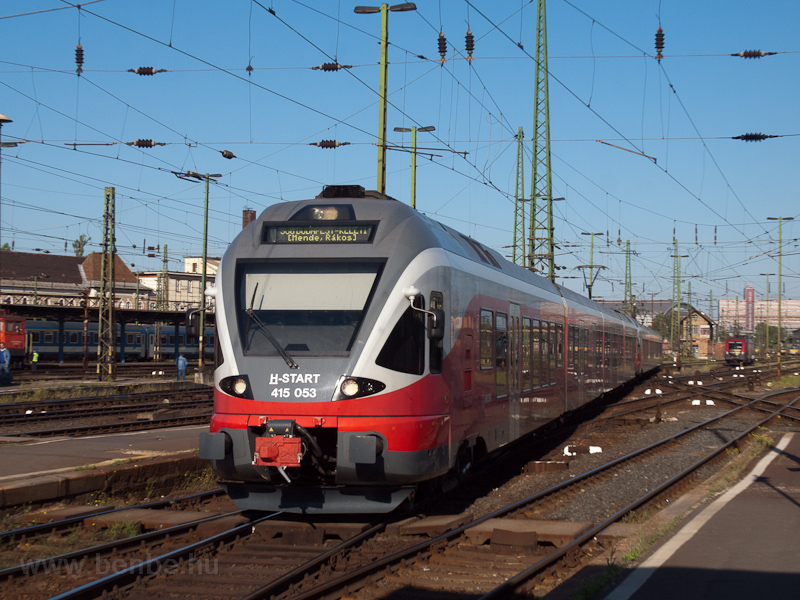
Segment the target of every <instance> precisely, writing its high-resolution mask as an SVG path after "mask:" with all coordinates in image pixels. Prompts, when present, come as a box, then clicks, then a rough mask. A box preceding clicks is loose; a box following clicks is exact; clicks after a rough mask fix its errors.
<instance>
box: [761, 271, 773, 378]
mask: <svg viewBox="0 0 800 600" xmlns="http://www.w3.org/2000/svg"><path fill="white" fill-rule="evenodd" d="M761 275H765V276H766V277H767V327H766V329H767V334H766V335H765V336H764V337H765V338H766V339H765V340H764V354H765V356H766V357H767V364H769V276H770V275H775V273H761Z"/></svg>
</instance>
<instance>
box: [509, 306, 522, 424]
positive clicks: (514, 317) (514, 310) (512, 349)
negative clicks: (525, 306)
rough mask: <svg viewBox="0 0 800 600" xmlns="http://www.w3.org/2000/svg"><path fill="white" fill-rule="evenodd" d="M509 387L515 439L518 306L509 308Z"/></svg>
mask: <svg viewBox="0 0 800 600" xmlns="http://www.w3.org/2000/svg"><path fill="white" fill-rule="evenodd" d="M508 312H509V321H510V322H509V324H508V329H509V332H508V333H509V335H508V337H509V348H508V355H509V386H508V409H509V418H510V421H511V423H510V429H511V439H516V438H517V437H519V435H520V419H522V414H521V413H520V397H521V391H522V390H521V382H522V376H521V372H520V368H521V365H522V341H521V339H520V338H521V333H522V332H521V328H520V307H519V304H511V305H510V306H509V311H508Z"/></svg>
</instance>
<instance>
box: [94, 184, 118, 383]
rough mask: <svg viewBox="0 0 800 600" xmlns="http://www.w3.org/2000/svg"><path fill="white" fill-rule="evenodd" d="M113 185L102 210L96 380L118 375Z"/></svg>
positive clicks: (105, 379) (109, 188)
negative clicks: (115, 319) (101, 253)
mask: <svg viewBox="0 0 800 600" xmlns="http://www.w3.org/2000/svg"><path fill="white" fill-rule="evenodd" d="M115 255H116V245H115V234H114V188H113V187H107V188H106V193H105V209H104V211H103V255H102V258H101V262H100V308H99V311H98V312H99V314H98V318H97V338H98V343H97V379H98V380H99V381H113V380H114V378H115V376H116V364H117V363H116V355H115V350H116V348H115V346H116V337H117V336H116V324H115V322H114V257H115Z"/></svg>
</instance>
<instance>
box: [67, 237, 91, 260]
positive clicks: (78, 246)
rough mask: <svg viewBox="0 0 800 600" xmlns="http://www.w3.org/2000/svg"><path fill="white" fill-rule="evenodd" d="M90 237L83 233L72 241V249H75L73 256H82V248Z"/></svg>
mask: <svg viewBox="0 0 800 600" xmlns="http://www.w3.org/2000/svg"><path fill="white" fill-rule="evenodd" d="M91 239H92V238H91V237H86V234H85V233H82V234H81V237H79V238H78V239H77V240H75V241H74V242H72V249H73V250H74V251H75V256H83V249H84V248H85V247H86V244H88V243H89V242H90V241H91Z"/></svg>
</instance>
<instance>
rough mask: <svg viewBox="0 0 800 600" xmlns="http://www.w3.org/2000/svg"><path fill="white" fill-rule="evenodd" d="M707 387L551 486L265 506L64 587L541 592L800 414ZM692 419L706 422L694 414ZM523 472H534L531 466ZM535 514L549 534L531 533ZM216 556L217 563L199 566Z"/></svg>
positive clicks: (787, 404)
mask: <svg viewBox="0 0 800 600" xmlns="http://www.w3.org/2000/svg"><path fill="white" fill-rule="evenodd" d="M702 393H703V394H707V395H708V396H709V397H710V396H714V397H716V399H717V400H719V403H715V404H714V405H706V404H702V405H696V406H694V405H692V404H691V402H690V399H689V398H687V397H684V398H683V399H682V401H683V409H682V410H684V412H685V413H686V414H687V415H690V417H685V418H684V422H681V423H677V422H671V421H666V420H665V421H653V423H654V425H653V426H652V427H649V429H656V426H657V428H658V429H659V430H660V429H663V430H664V432H665V433H667V432H669V435H665V436H664V437H663V438H662V439H659V440H658V441H657V442H652V443H649V444H642V443H641V441H639V440H634V442H631V443H639V444H640V445H641V447H639V448H637V449H636V450H635V451H632V452H627V451H626V452H624V453H618V454H619V455H618V456H613V457H612V458H611V459H609V458H608V456H607V455H609V454H613V453H612V452H611V451H610V450H607V451H606V456H605V457H604V458H598V457H597V456H593V457H591V458H592V460H594V461H595V462H596V463H598V464H595V465H594V466H592V463H591V461H589V457H587V458H586V459H584V460H586V461H589V462H588V463H585V464H588V465H589V468H586V470H585V471H583V472H580V473H578V472H573V467H572V466H570V470H569V472H567V473H561V474H551V475H547V476H537V479H539V480H540V481H538V484H539V485H541V486H544V487H542V489H539V490H538V491H536V492H535V493H533V494H529V495H526V496H524V497H522V498H521V499H517V500H515V501H513V502H511V503H507V504H505V505H503V506H501V507H496V506H493V503H492V502H491V496H492V494H488V495H487V496H486V498H478V499H477V500H476V501H475V502H474V503H473V504H471V505H469V507H468V508H466V509H465V510H463V511H461V512H458V513H453V514H441V508H442V505H441V504H439V505H435V506H438V508H430V509H426V511H425V512H424V513H423V516H422V517H421V518H418V517H414V518H411V519H408V520H403V521H397V520H396V519H398V516H397V515H395V516H394V519H395V521H394V522H392V521H390V520H387V521H381V522H349V521H336V520H333V519H328V520H324V521H321V520H319V519H318V520H315V521H311V522H309V520H308V519H307V518H300V519H297V518H296V517H288V516H286V515H269V516H265V517H263V518H261V519H258V520H255V521H252V522H248V523H246V524H242V525H239V526H238V527H235V528H231V529H230V530H227V531H224V532H220V533H218V534H216V535H213V536H209V537H208V538H205V539H203V540H199V541H197V542H196V543H194V544H192V545H188V546H185V547H182V548H180V549H174V550H171V551H169V552H165V553H163V554H161V555H157V556H156V555H154V556H152V557H151V558H150V560H149V561H147V562H146V563H142V564H139V565H131V566H130V567H128V568H125V569H120V572H119V573H115V574H109V575H107V576H106V577H104V578H100V579H98V580H97V581H94V582H92V583H90V584H86V585H84V586H82V587H80V588H78V589H75V590H72V591H69V592H64V593H62V594H61V595H60V596H58V597H59V598H64V599H66V598H97V597H101V596H102V597H106V598H148V599H152V598H158V597H177V596H176V595H175V594H177V595H178V596H180V597H182V598H203V599H206V598H212V597H223V596H224V597H226V598H247V599H248V600H256V599H257V598H293V599H300V598H341V597H344V596H346V597H348V598H359V599H360V598H364V599H372V598H376V599H377V598H389V597H391V598H392V599H393V600H395V599H403V598H412V597H413V598H426V597H433V594H434V593H438V594H441V593H451V594H454V595H459V594H469V595H470V597H478V596H481V597H483V598H499V597H508V596H510V595H511V594H516V593H529V592H531V591H532V590H536V591H537V593H539V592H541V591H542V590H544V589H546V588H548V586H550V587H552V585H553V584H554V583H555V582H557V581H560V580H561V579H563V578H565V577H567V576H568V575H569V574H570V573H572V572H573V571H574V570H576V569H578V568H579V567H580V566H581V565H582V564H583V563H584V562H585V561H586V560H588V557H589V556H590V555H596V554H597V553H599V552H602V551H603V550H604V549H606V548H608V547H609V546H610V545H612V544H614V543H616V542H615V540H616V539H617V533H615V530H616V529H619V528H620V526H619V525H615V524H618V523H619V522H620V521H621V520H622V519H623V518H627V519H628V520H630V519H631V518H634V519H635V518H636V517H635V515H637V514H640V513H644V512H647V511H650V510H653V509H655V508H658V507H659V506H661V505H663V504H664V503H665V502H666V501H667V500H668V499H670V498H674V497H675V496H676V495H679V494H680V493H681V489H682V488H686V487H690V486H692V485H694V484H695V479H696V478H702V477H706V476H707V475H698V473H700V472H703V470H705V471H714V470H716V469H718V468H719V466H720V465H721V463H722V462H724V461H726V460H728V459H729V454H728V452H726V451H727V450H728V449H730V448H735V447H738V446H742V445H744V444H745V443H746V442H745V440H747V438H748V436H749V435H751V434H752V432H754V431H759V428H763V427H766V426H768V425H769V424H770V423H772V422H774V421H773V420H774V419H776V418H777V416H778V415H780V416H781V417H783V423H784V424H785V423H787V422H793V421H794V419H796V417H797V415H798V414H800V413H799V412H798V409H797V402H798V399H800V392H797V391H793V392H790V393H788V396H789V400H790V401H789V400H787V393H785V392H784V393H781V394H770V395H767V396H764V397H760V398H746V397H744V396H742V395H741V394H735V393H732V392H725V391H719V390H703V392H702ZM679 394H680V392H678V393H676V395H679ZM726 394H727V396H725V397H724V398H723V397H721V396H720V395H726ZM684 396H685V394H684ZM676 402H680V400H676ZM627 404H628V407H629V408H630V407H631V406H632V405H631V404H630V401H628V403H627ZM723 404H725V405H726V406H724V408H723ZM687 406H688V407H691V408H687ZM729 406H733V408H729ZM641 407H642V408H640V410H643V411H644V412H645V413H648V412H652V411H653V407H652V406H648V405H646V404H645V401H643V403H642V404H641ZM614 408H616V407H614ZM710 412H713V413H714V414H709V413H710ZM790 415H794V416H790ZM787 417H788V418H787ZM689 418H693V419H694V420H695V421H697V422H696V423H695V424H693V425H692V426H690V427H689V426H687V422H688V420H689ZM623 421H624V419H622V418H620V417H619V416H618V415H615V416H610V417H609V418H608V419H605V420H604V421H603V423H604V425H603V427H605V426H607V427H608V428H609V430H607V431H599V430H601V429H602V427H598V425H597V423H590V424H589V425H588V428H587V429H588V430H589V431H594V435H598V436H606V438H607V439H608V438H610V437H611V436H610V434H609V431H610V428H611V427H612V426H613V427H617V428H620V427H622V428H623V429H624V430H625V431H626V432H627V433H626V435H625V437H627V438H628V440H629V442H630V439H631V438H637V436H638V435H639V434H636V433H632V430H631V428H630V427H625V426H624V423H623ZM648 422H649V420H648ZM645 429H648V428H645ZM622 437H623V435H618V438H619V439H622ZM553 452H555V448H554V449H553ZM578 462H579V461H577V460H576V461H575V463H574V464H578ZM517 480H518V481H517V484H518V483H519V481H520V480H527V481H528V483H530V482H531V481H532V479H531V476H530V475H520V476H518V477H517ZM623 481H624V482H625V483H624V484H623V483H621V482H623ZM509 483H510V485H512V486H513V485H515V483H514V482H513V481H512V482H509ZM468 487H469V486H467V488H468ZM643 488H644V489H643ZM465 493H466V492H465V491H464V490H461V491H459V495H463V494H465ZM479 495H480V494H479ZM606 496H608V498H609V500H607V501H602V502H600V505H601V506H602V507H603V508H597V506H595V507H594V508H593V509H587V508H585V507H583V504H584V503H585V502H586V499H587V498H590V497H591V498H601V499H602V498H605V497H606ZM461 502H463V499H462V500H459V501H458V502H455V505H459V504H460V503H461ZM595 504H597V502H595ZM437 511H438V512H437ZM632 516H633V517H632ZM566 519H569V520H566ZM531 524H534V525H535V526H536V527H537V528H539V531H540V532H541V533H539V532H537V533H536V534H535V535H534V534H533V533H532V531H531ZM559 530H560V533H558V531H559ZM554 531H555V533H554ZM204 561H205V562H204ZM209 561H211V562H209ZM193 565H194V566H193ZM208 565H213V568H214V569H216V571H215V572H213V573H209V572H205V571H204V572H200V569H201V568H206V567H207V566H208ZM434 590H435V591H434Z"/></svg>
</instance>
